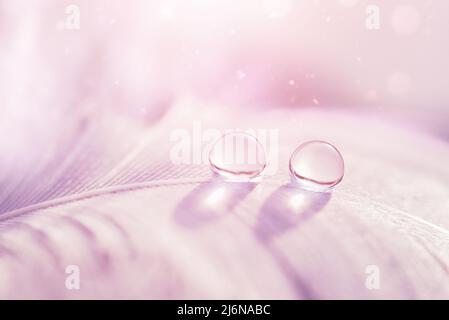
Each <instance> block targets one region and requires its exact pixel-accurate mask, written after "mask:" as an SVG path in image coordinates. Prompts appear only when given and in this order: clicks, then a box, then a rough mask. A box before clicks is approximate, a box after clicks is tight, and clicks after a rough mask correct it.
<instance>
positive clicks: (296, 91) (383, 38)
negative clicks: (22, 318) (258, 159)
mask: <svg viewBox="0 0 449 320" xmlns="http://www.w3.org/2000/svg"><path fill="white" fill-rule="evenodd" d="M106 3H107V4H106ZM217 3H218V4H216V5H210V4H205V3H203V2H201V1H199V2H198V3H197V4H195V5H191V6H186V5H183V4H182V2H181V1H174V2H173V4H175V7H176V9H173V10H174V11H173V14H174V18H171V16H170V14H167V12H168V13H170V10H171V9H170V8H168V9H167V8H165V7H164V5H163V2H160V1H152V2H149V1H140V2H136V3H133V4H126V6H125V5H124V4H123V2H121V1H79V5H80V7H81V14H82V20H81V29H80V30H78V31H67V30H61V29H60V28H58V21H60V20H61V19H64V8H65V6H66V3H63V2H61V3H58V4H57V5H56V4H54V3H52V2H50V1H35V2H32V4H30V2H29V1H3V2H1V11H0V15H1V18H2V19H1V20H0V21H1V25H0V41H1V45H2V50H1V51H0V63H1V70H2V72H1V73H0V85H1V88H2V89H1V90H0V99H1V102H2V103H1V109H0V111H1V115H2V117H1V119H0V121H1V122H0V124H1V126H0V150H1V151H2V155H1V157H0V212H1V213H0V298H449V284H448V283H449V281H448V277H449V275H448V270H449V269H448V268H449V256H448V255H449V251H448V245H449V231H448V230H449V216H448V212H449V203H448V200H447V199H449V169H448V167H447V163H448V161H449V148H448V145H447V143H446V142H444V141H443V140H440V139H439V138H436V137H435V136H447V133H448V132H447V114H448V111H447V104H448V102H449V96H448V95H447V92H446V91H447V90H446V87H445V86H444V85H442V84H445V83H447V75H448V73H449V72H448V71H449V68H448V63H447V61H446V59H445V57H446V56H447V52H448V47H447V44H444V43H443V39H445V37H444V36H445V33H444V30H446V29H447V28H446V27H447V23H448V22H447V21H446V20H444V19H441V17H442V16H441V15H442V14H443V15H444V12H447V7H448V6H449V5H448V4H447V2H445V1H433V2H432V1H431V4H432V5H429V6H427V7H425V8H424V7H422V5H421V3H422V2H418V1H410V3H413V4H414V5H415V6H418V7H419V8H420V9H422V10H421V11H420V12H421V13H422V14H423V15H424V17H430V16H433V17H434V19H430V18H426V19H427V20H426V19H424V20H426V22H425V23H424V24H423V25H421V27H420V29H419V32H418V34H417V35H414V36H413V37H411V38H398V36H397V35H396V36H393V35H392V33H389V32H390V31H391V27H388V26H387V25H385V29H382V30H383V31H381V33H380V34H379V33H377V34H369V33H367V32H366V30H364V29H363V28H362V27H361V25H363V21H359V18H358V17H359V15H358V14H360V12H362V13H363V6H362V5H363V4H364V3H365V1H360V3H359V5H358V6H356V7H354V8H349V9H348V8H345V7H342V6H338V5H335V4H334V5H330V4H327V3H326V4H325V3H322V4H320V5H319V6H315V5H313V4H312V3H313V2H312V1H311V2H310V3H306V2H305V4H304V7H302V8H298V10H293V9H292V10H291V12H290V14H289V15H288V17H285V18H283V19H280V20H279V19H271V18H270V17H268V18H267V16H266V12H265V11H264V9H261V8H260V6H258V5H257V4H256V2H255V1H249V2H248V3H247V4H245V5H242V7H240V8H239V9H238V10H237V9H236V8H234V7H232V6H230V5H228V4H226V3H227V2H224V1H223V2H217ZM392 6H393V5H391V4H384V5H383V6H382V9H383V10H384V11H385V12H387V13H388V14H391V13H393V11H394V10H393V7H392ZM299 9H301V10H299ZM161 10H162V11H161ZM167 10H168V11H167ZM161 12H162V14H161ZM328 16H331V17H333V19H331V21H335V19H336V20H337V22H335V23H331V24H327V23H326V17H328ZM305 17H307V19H305ZM435 17H437V18H438V17H439V19H437V18H435ZM301 18H304V19H301ZM267 19H268V20H267ZM395 19H396V18H395ZM395 21H396V22H394V23H396V24H399V26H398V25H397V26H396V27H397V28H399V30H402V31H403V32H408V31H407V30H406V29H407V25H406V26H403V25H402V24H403V22H401V19H400V18H397V19H396V20H395ZM429 21H431V22H429ZM211 26H214V27H211ZM355 26H357V27H355ZM408 27H410V26H408ZM412 27H413V26H412ZM430 27H432V30H431V31H432V32H430V33H429V30H427V31H426V32H425V30H426V29H428V28H430ZM404 30H405V31H404ZM402 31H401V32H402ZM382 32H383V33H382ZM292 39H294V40H295V41H292ZM354 39H356V40H357V41H354ZM399 39H400V40H399ZM417 43H419V44H420V45H418V46H417ZM380 48H382V49H380ZM385 48H386V49H385ZM398 53H400V54H398ZM358 58H361V62H360V61H359V59H358ZM398 68H399V69H401V70H402V71H401V70H399V71H398V70H396V69H398ZM404 70H405V71H406V72H407V73H408V74H407V75H406V76H405V77H404V74H403V72H404ZM398 72H399V73H398ZM410 79H411V80H412V83H413V85H412V87H411V88H410V90H409V91H407V90H406V91H404V90H405V89H407V88H408V87H409V84H408V81H409V80H410ZM429 79H430V80H429ZM191 97H193V98H191ZM373 110H376V112H374V111H373ZM375 113H377V114H378V115H376V116H374V115H373V114H375ZM386 118H390V119H391V120H389V121H386V120H385V119H386ZM392 119H395V120H394V121H393V120H392ZM416 119H418V120H420V121H419V122H420V123H419V126H420V127H425V128H427V129H428V128H430V129H428V130H430V131H431V133H432V134H424V133H422V132H421V131H420V130H418V129H417V128H416V125H411V124H409V123H414V122H413V121H414V120H416ZM405 120H413V121H412V122H407V123H408V124H407V125H406V126H405V125H403V123H405ZM194 121H201V123H202V124H203V125H204V126H205V127H209V128H222V129H227V128H247V127H253V128H266V129H269V128H274V129H278V130H279V134H280V146H279V152H280V156H279V170H278V171H277V172H276V174H275V175H274V176H269V177H267V178H266V179H264V180H263V181H262V182H261V183H259V184H257V185H251V186H248V185H239V186H235V185H229V184H223V183H220V182H217V181H214V180H211V173H210V170H209V168H208V167H207V166H206V165H191V166H185V165H184V166H183V165H175V164H173V163H172V162H171V161H170V159H169V151H170V147H171V143H170V134H171V133H172V132H173V130H174V129H177V128H187V129H190V128H191V127H192V123H193V122H194ZM421 122H422V123H421ZM316 139H323V140H327V141H329V142H331V143H332V144H334V145H336V146H337V147H338V148H339V150H340V151H341V152H342V154H343V156H344V159H345V163H346V175H345V178H344V180H343V182H342V184H341V185H340V186H339V187H338V188H337V189H336V190H335V191H334V192H333V193H332V194H325V195H321V196H320V195H316V194H310V193H301V192H300V191H298V190H297V189H292V188H290V187H289V186H288V183H289V175H288V159H289V156H290V154H291V152H292V151H293V150H294V149H295V148H296V146H298V145H299V144H300V143H302V142H304V141H307V140H316ZM217 195H218V196H217ZM204 202H206V203H204ZM67 265H78V266H80V269H81V274H82V278H81V279H82V280H81V283H82V284H81V285H82V289H81V290H80V291H69V290H67V289H66V288H65V285H64V284H65V278H66V274H65V273H64V270H65V267H66V266H67ZM367 265H377V266H379V268H380V271H381V289H380V290H371V291H370V290H368V289H367V288H366V287H365V279H366V274H365V268H366V266H367Z"/></svg>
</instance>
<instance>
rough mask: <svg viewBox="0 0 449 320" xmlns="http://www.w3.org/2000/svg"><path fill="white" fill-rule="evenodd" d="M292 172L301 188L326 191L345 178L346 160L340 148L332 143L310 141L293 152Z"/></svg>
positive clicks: (291, 160) (294, 179)
mask: <svg viewBox="0 0 449 320" xmlns="http://www.w3.org/2000/svg"><path fill="white" fill-rule="evenodd" d="M290 173H291V176H292V181H293V182H294V183H296V184H297V185H299V186H300V187H301V188H303V189H306V190H310V191H315V192H326V191H329V190H331V189H332V188H333V187H335V186H336V185H337V184H338V183H339V182H340V181H341V180H342V179H343V175H344V160H343V157H342V155H341V153H340V152H339V151H338V149H337V148H335V147H334V146H333V145H331V144H330V143H327V142H324V141H309V142H306V143H304V144H302V145H300V146H299V147H298V148H297V149H296V150H295V151H294V152H293V154H292V156H291V158H290Z"/></svg>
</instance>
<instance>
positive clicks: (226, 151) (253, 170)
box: [209, 132, 267, 182]
mask: <svg viewBox="0 0 449 320" xmlns="http://www.w3.org/2000/svg"><path fill="white" fill-rule="evenodd" d="M209 162H210V165H211V168H212V171H214V172H215V173H217V174H218V175H220V176H221V177H223V178H224V179H225V180H228V181H235V182H249V181H254V179H256V178H258V177H260V176H261V174H262V172H263V170H264V169H265V167H266V165H267V160H266V155H265V151H264V148H263V146H262V145H261V143H260V142H259V141H258V140H257V139H256V138H255V137H254V136H252V135H250V134H248V133H245V132H231V133H227V134H225V135H223V136H222V137H221V138H220V139H219V140H218V141H217V142H216V143H215V144H214V146H213V147H212V149H211V151H210V154H209Z"/></svg>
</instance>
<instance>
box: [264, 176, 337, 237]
mask: <svg viewBox="0 0 449 320" xmlns="http://www.w3.org/2000/svg"><path fill="white" fill-rule="evenodd" d="M330 198H331V193H320V192H312V191H307V190H303V189H300V188H298V187H295V186H294V185H293V184H286V185H283V186H281V187H279V188H278V189H277V190H276V191H274V192H273V193H272V194H271V195H270V196H269V197H268V199H267V200H265V202H264V204H263V205H262V208H261V210H260V214H259V218H258V221H257V224H256V234H257V236H258V237H259V238H260V239H262V240H263V241H264V242H265V241H269V240H271V239H272V238H274V237H276V236H278V235H280V234H282V233H284V232H285V231H287V230H289V229H292V228H294V227H295V226H296V225H298V224H299V223H303V222H305V221H306V220H308V219H310V218H311V217H313V216H314V214H316V213H317V212H319V211H320V210H322V209H323V208H324V207H325V206H326V204H327V203H328V202H329V200H330Z"/></svg>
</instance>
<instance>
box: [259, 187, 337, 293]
mask: <svg viewBox="0 0 449 320" xmlns="http://www.w3.org/2000/svg"><path fill="white" fill-rule="evenodd" d="M330 198H331V194H330V193H317V192H312V191H307V190H303V189H300V188H298V187H296V186H294V185H293V184H287V185H283V186H281V187H279V188H278V189H277V190H276V191H274V192H273V193H272V194H271V195H270V196H269V197H268V199H267V200H266V201H265V202H264V204H263V205H262V208H261V210H260V214H259V218H258V221H257V223H256V227H255V233H256V236H257V237H258V238H259V239H260V241H261V242H262V243H263V244H264V245H265V247H266V248H267V250H268V251H269V252H270V254H271V256H272V257H273V259H274V261H275V262H276V263H277V265H278V266H279V268H280V270H281V271H282V272H283V274H284V275H285V276H286V277H287V278H288V279H289V283H291V285H292V286H293V289H294V290H295V292H296V293H297V295H298V298H305V299H315V298H316V297H317V295H316V294H315V293H314V292H313V289H312V287H311V286H310V285H309V284H308V283H307V279H304V278H303V277H302V276H301V275H300V274H299V273H298V271H297V270H296V268H295V266H294V265H292V263H291V262H290V260H289V259H288V257H287V256H285V254H284V253H283V252H281V251H280V250H279V249H278V248H277V246H275V245H274V242H273V241H272V240H273V239H274V238H276V237H278V236H279V235H281V234H283V233H285V232H286V231H288V230H290V229H293V228H295V227H297V226H298V224H301V223H304V222H305V221H307V220H308V219H311V218H312V217H313V216H314V215H315V214H316V213H318V212H319V211H321V210H322V209H323V208H324V207H325V206H326V204H327V203H328V202H329V200H330Z"/></svg>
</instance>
